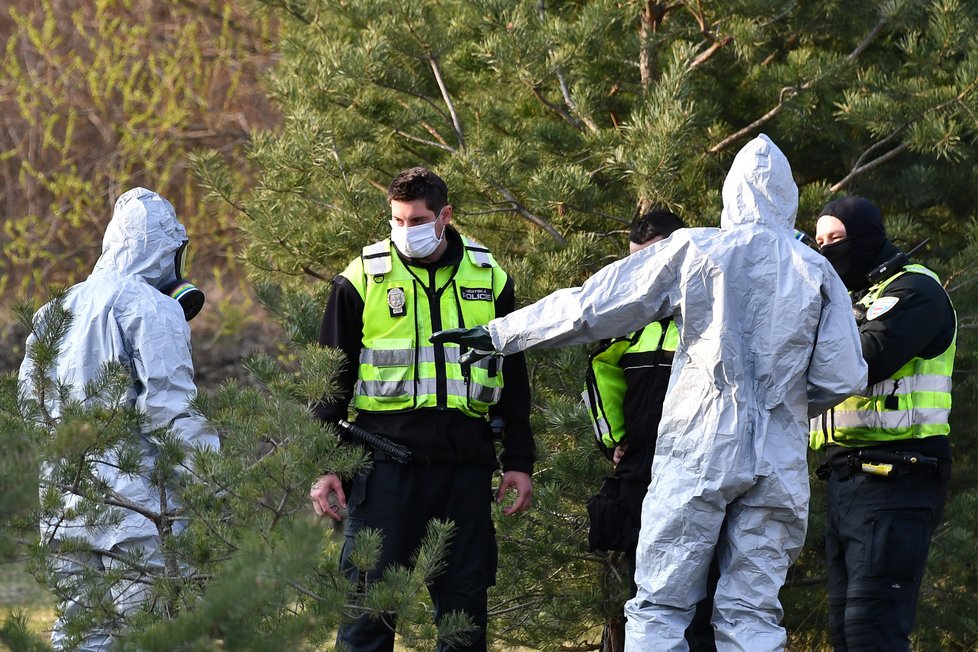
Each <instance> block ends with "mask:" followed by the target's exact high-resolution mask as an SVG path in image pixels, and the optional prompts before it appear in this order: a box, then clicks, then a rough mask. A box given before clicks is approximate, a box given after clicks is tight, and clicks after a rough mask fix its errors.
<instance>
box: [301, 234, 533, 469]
mask: <svg viewBox="0 0 978 652" xmlns="http://www.w3.org/2000/svg"><path fill="white" fill-rule="evenodd" d="M446 237H447V238H448V249H446V251H445V254H444V255H443V256H442V257H441V259H439V260H438V261H436V262H434V263H430V264H423V263H418V262H417V261H413V260H411V259H408V258H405V257H404V256H401V254H400V252H398V255H399V256H401V260H402V261H403V262H404V264H406V265H410V266H411V267H412V268H413V269H414V270H415V271H416V273H417V274H418V275H419V276H420V275H425V274H428V273H429V271H430V272H431V273H433V271H434V270H435V269H437V268H439V267H445V266H449V265H457V264H458V263H459V262H461V260H462V255H463V254H464V249H463V247H462V239H461V237H460V236H459V234H458V233H457V232H456V231H455V230H453V229H451V228H449V229H446ZM395 250H396V249H395ZM515 304H516V297H515V293H514V290H513V280H512V279H511V278H509V279H507V281H506V285H505V286H504V287H503V290H502V292H500V294H499V297H498V299H497V300H496V316H497V317H502V316H504V315H506V314H509V313H510V312H512V311H513V310H514V309H515ZM363 310H364V304H363V299H361V298H360V295H359V293H358V292H357V291H356V289H355V288H354V287H353V285H352V284H351V283H350V282H349V281H348V280H347V279H346V278H344V277H342V276H336V277H335V278H334V279H333V288H332V292H331V293H330V296H329V299H328V300H327V301H326V311H325V313H324V314H323V320H322V323H321V324H320V328H319V343H320V344H321V345H323V346H330V347H335V348H339V349H340V350H342V351H343V353H345V354H346V359H347V361H348V362H349V364H347V365H346V367H345V368H344V370H343V372H342V373H341V374H340V378H339V384H340V387H341V388H342V393H341V396H340V397H339V398H338V399H337V400H336V401H335V402H333V403H325V402H322V403H319V404H318V405H317V406H316V407H315V408H314V413H315V415H316V417H317V418H318V419H320V420H321V421H326V422H334V423H335V422H336V421H338V420H339V419H346V418H347V408H348V405H349V403H350V399H351V398H352V397H353V389H354V385H355V384H356V380H357V361H358V360H359V359H360V351H361V349H362V348H363ZM503 375H504V378H505V381H504V387H503V394H502V399H501V400H500V402H499V403H498V404H497V405H494V406H493V407H492V408H491V409H490V411H489V414H490V417H497V416H498V417H502V418H503V420H504V422H505V424H506V426H505V436H504V437H503V440H502V454H501V456H500V457H501V461H502V466H503V470H504V471H509V470H515V471H524V472H526V473H532V471H533V459H534V445H533V435H532V433H531V432H530V386H529V381H528V379H527V373H526V360H525V358H524V356H523V354H522V353H518V354H514V355H508V356H506V361H505V364H504V365H503ZM357 425H359V426H361V427H362V428H365V429H367V430H369V431H371V432H375V433H378V434H382V435H384V436H386V437H388V438H389V439H392V440H394V441H396V442H398V443H401V444H404V445H405V446H407V447H408V448H410V449H411V451H412V454H413V459H414V460H416V461H419V462H434V461H448V462H476V463H481V464H487V465H493V466H494V465H495V464H496V454H495V449H494V446H493V440H492V433H491V430H490V428H489V423H488V421H487V420H486V419H481V418H474V417H470V416H466V415H465V414H462V413H461V412H459V411H458V410H442V409H436V408H424V409H420V410H414V411H411V412H398V413H390V414H388V413H383V412H366V411H364V412H360V413H359V415H358V417H357Z"/></svg>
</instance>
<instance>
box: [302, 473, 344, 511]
mask: <svg viewBox="0 0 978 652" xmlns="http://www.w3.org/2000/svg"><path fill="white" fill-rule="evenodd" d="M309 498H311V499H312V507H313V509H315V510H316V515H317V516H328V517H330V518H331V519H333V520H334V521H339V520H340V519H342V518H343V517H342V516H341V515H340V512H339V510H340V508H342V509H346V494H345V493H343V481H342V480H340V476H338V475H336V474H335V473H327V474H326V475H324V476H321V477H320V478H319V479H318V480H316V482H315V483H314V484H313V485H312V489H310V490H309Z"/></svg>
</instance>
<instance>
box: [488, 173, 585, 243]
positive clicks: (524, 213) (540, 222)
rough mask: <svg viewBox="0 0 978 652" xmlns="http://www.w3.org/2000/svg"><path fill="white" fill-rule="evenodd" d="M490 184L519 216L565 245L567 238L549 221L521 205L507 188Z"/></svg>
mask: <svg viewBox="0 0 978 652" xmlns="http://www.w3.org/2000/svg"><path fill="white" fill-rule="evenodd" d="M491 185H492V187H493V189H495V191H496V192H498V193H499V194H500V195H502V196H503V197H504V198H505V199H506V201H508V202H509V205H510V206H511V207H512V209H513V210H514V211H516V213H517V214H519V216H520V217H522V218H523V219H525V220H527V221H528V222H532V223H533V224H536V225H537V226H539V227H540V228H542V229H543V230H544V231H546V232H547V233H549V234H550V235H551V236H553V238H554V239H555V240H556V241H557V242H559V243H560V244H561V245H564V246H566V245H567V239H566V238H564V236H562V235H561V234H560V232H559V231H558V230H557V229H555V228H554V227H553V225H552V224H550V222H548V221H546V220H545V219H543V218H542V217H539V216H538V215H534V214H533V213H531V212H530V211H529V210H527V209H526V207H525V206H523V204H521V203H520V201H519V200H518V199H517V198H516V195H514V194H513V193H512V192H511V191H510V190H509V189H507V188H504V187H502V186H500V185H498V184H496V183H492V184H491Z"/></svg>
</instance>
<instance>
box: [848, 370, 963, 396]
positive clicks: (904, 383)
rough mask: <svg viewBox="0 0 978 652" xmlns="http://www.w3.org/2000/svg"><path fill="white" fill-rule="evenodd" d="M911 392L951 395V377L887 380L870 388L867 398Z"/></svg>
mask: <svg viewBox="0 0 978 652" xmlns="http://www.w3.org/2000/svg"><path fill="white" fill-rule="evenodd" d="M911 392H943V393H945V394H950V393H951V377H950V376H939V375H929V376H905V377H903V378H900V379H897V380H893V379H892V378H887V379H886V380H884V381H881V382H878V383H876V384H875V385H873V386H872V387H870V388H869V389H868V390H867V391H866V394H865V396H888V395H890V394H896V395H900V394H910V393H911Z"/></svg>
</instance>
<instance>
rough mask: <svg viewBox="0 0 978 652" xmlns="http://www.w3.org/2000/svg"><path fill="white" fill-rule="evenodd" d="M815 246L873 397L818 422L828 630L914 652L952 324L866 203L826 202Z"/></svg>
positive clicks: (931, 286) (942, 473)
mask: <svg viewBox="0 0 978 652" xmlns="http://www.w3.org/2000/svg"><path fill="white" fill-rule="evenodd" d="M815 239H816V240H817V241H818V244H819V246H820V247H821V249H820V250H821V252H822V254H824V255H825V257H826V258H828V259H829V261H830V262H831V263H832V265H833V267H835V269H836V271H837V272H838V273H839V275H840V276H841V277H842V280H843V282H844V283H845V284H846V287H847V288H848V289H849V290H850V293H851V295H852V299H853V310H854V312H855V313H856V321H857V323H858V326H859V335H860V340H861V342H862V348H863V357H864V358H865V360H866V362H867V364H868V365H869V387H868V388H867V390H866V391H865V392H863V393H862V394H860V395H856V396H853V397H851V398H849V399H847V400H846V401H844V402H843V403H841V404H840V405H838V406H837V407H836V408H835V409H834V410H831V411H829V412H827V413H825V414H823V415H822V416H820V417H818V418H816V419H815V420H814V421H813V427H812V436H811V445H812V447H813V448H815V449H820V448H823V447H824V449H825V452H826V457H827V462H826V464H825V465H823V467H822V469H820V471H821V473H820V475H821V476H822V477H826V476H827V479H828V520H829V522H828V530H827V533H826V542H825V548H826V556H827V559H828V567H829V627H830V633H831V640H832V644H833V646H834V647H835V649H836V650H837V651H843V650H845V651H848V652H858V651H861V650H887V651H891V650H908V649H909V647H910V642H909V636H910V631H911V629H912V628H913V622H914V616H915V613H916V607H917V595H918V592H919V589H920V582H921V576H922V575H923V572H924V567H925V566H926V563H927V549H928V547H929V545H930V538H931V534H932V532H933V529H934V527H935V526H936V525H937V523H938V522H939V520H940V517H941V512H942V510H943V508H944V502H945V499H946V496H947V488H948V479H949V477H950V472H951V448H950V444H949V442H948V437H947V435H948V433H949V430H950V429H949V427H948V413H949V412H950V408H951V372H952V369H953V366H954V349H955V334H956V319H955V315H954V309H953V308H952V306H951V301H950V299H949V298H948V296H947V293H946V292H945V291H944V288H943V287H942V285H941V282H940V280H939V279H938V277H937V275H936V274H934V272H932V271H930V270H929V269H927V268H925V267H923V266H922V265H916V264H910V262H909V260H908V259H907V257H906V255H905V254H903V253H902V252H901V251H900V250H898V249H897V248H896V247H895V246H894V245H893V244H892V243H891V242H890V241H889V240H888V239H887V237H886V233H885V231H884V229H883V220H882V216H881V214H880V210H879V209H878V208H877V207H876V206H875V205H874V204H873V203H872V202H870V201H869V200H867V199H864V198H862V197H847V198H845V199H841V200H837V201H833V202H830V203H829V204H828V205H827V206H826V207H825V208H823V209H822V215H821V217H819V218H818V223H817V226H816V235H815Z"/></svg>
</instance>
